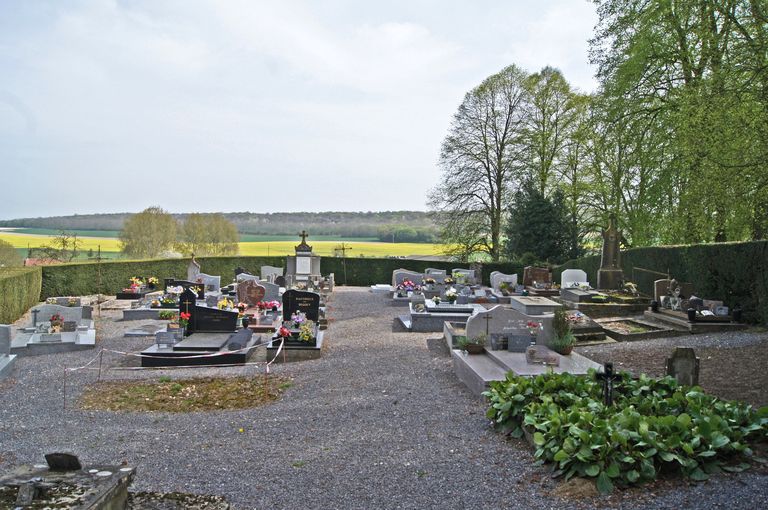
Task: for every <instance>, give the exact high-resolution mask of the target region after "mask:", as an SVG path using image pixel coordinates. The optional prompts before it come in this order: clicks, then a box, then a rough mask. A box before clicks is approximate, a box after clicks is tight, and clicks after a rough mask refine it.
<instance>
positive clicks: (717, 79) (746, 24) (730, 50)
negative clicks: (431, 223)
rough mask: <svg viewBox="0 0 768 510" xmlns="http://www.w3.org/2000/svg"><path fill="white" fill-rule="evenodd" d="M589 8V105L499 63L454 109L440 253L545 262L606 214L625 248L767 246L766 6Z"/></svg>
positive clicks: (440, 209) (548, 78) (697, 3)
mask: <svg viewBox="0 0 768 510" xmlns="http://www.w3.org/2000/svg"><path fill="white" fill-rule="evenodd" d="M595 3H596V4H597V13H598V16H599V21H598V24H597V26H596V32H595V35H594V37H593V39H592V40H591V59H592V62H593V63H594V64H595V65H596V66H597V69H598V78H599V81H600V88H599V90H598V91H597V92H596V93H594V94H591V95H585V94H582V93H580V92H579V91H577V90H574V88H573V87H572V86H571V85H570V84H569V83H568V82H567V81H566V79H565V77H564V76H563V75H562V73H561V72H560V71H558V70H557V69H553V68H551V67H545V68H543V69H542V70H541V71H539V72H537V73H534V74H529V73H527V72H524V71H523V70H521V69H520V68H518V67H516V66H514V65H511V66H508V67H507V68H505V69H503V70H502V71H500V72H499V73H497V74H494V75H493V76H490V77H488V78H487V79H485V80H484V81H483V82H482V83H481V84H480V85H478V86H477V87H475V88H474V89H472V90H471V91H469V92H468V93H467V94H466V96H465V97H464V100H463V101H462V103H461V105H460V106H459V108H458V110H457V111H456V113H455V115H454V118H453V122H452V124H451V126H450V128H449V130H448V134H447V135H446V137H445V139H444V141H443V144H442V147H441V153H440V167H441V170H442V177H441V180H440V182H439V183H438V185H437V186H436V187H435V189H434V190H433V191H432V193H431V195H430V196H431V200H430V204H429V205H430V208H431V209H432V211H433V213H434V217H435V219H436V221H437V222H438V224H439V226H440V228H441V237H442V239H443V240H444V241H445V242H446V243H449V244H450V246H451V247H452V253H453V254H454V255H455V256H457V257H458V258H461V259H467V258H469V257H471V256H473V255H475V254H477V253H478V252H479V253H484V254H485V256H486V257H488V258H491V259H493V260H499V259H500V258H510V259H515V258H517V259H519V258H521V257H524V256H528V257H529V258H530V257H533V258H537V259H539V260H542V261H544V260H546V261H550V262H560V261H562V260H564V259H567V258H573V257H575V256H578V255H580V254H581V253H582V252H583V251H584V250H585V249H589V248H590V247H593V246H594V245H596V244H597V245H599V243H596V242H595V240H597V239H599V234H600V229H601V228H603V227H605V226H607V224H608V218H609V217H611V216H615V217H616V218H617V220H618V224H619V227H620V228H621V230H622V231H623V236H624V238H623V243H624V245H625V246H626V247H630V246H649V245H659V244H691V243H701V242H720V241H742V240H757V239H765V238H766V237H768V3H766V1H765V0H682V1H679V2H639V3H638V2H635V1H632V0H596V1H595ZM553 235H556V236H558V238H557V239H554V240H551V241H547V242H544V241H543V240H542V238H544V237H549V236H553Z"/></svg>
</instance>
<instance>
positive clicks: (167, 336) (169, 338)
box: [155, 331, 177, 347]
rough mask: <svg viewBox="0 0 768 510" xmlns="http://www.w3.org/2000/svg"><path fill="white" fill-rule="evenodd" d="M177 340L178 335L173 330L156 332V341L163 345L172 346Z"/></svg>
mask: <svg viewBox="0 0 768 510" xmlns="http://www.w3.org/2000/svg"><path fill="white" fill-rule="evenodd" d="M176 342H177V338H176V335H175V334H174V333H172V332H171V331H158V332H157V333H155V343H156V344H157V345H159V346H161V347H171V346H173V344H175V343H176Z"/></svg>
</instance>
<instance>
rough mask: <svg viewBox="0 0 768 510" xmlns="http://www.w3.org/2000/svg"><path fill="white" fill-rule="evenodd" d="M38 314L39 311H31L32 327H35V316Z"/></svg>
mask: <svg viewBox="0 0 768 510" xmlns="http://www.w3.org/2000/svg"><path fill="white" fill-rule="evenodd" d="M38 313H40V310H32V327H33V328H35V327H37V314H38Z"/></svg>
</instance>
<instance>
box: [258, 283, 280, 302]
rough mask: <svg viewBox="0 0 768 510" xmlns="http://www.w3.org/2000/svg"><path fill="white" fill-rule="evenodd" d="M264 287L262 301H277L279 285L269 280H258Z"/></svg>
mask: <svg viewBox="0 0 768 510" xmlns="http://www.w3.org/2000/svg"><path fill="white" fill-rule="evenodd" d="M259 285H261V286H262V287H264V290H265V292H264V301H277V300H278V299H280V286H279V285H275V284H274V283H270V282H259Z"/></svg>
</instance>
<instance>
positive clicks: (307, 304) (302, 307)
mask: <svg viewBox="0 0 768 510" xmlns="http://www.w3.org/2000/svg"><path fill="white" fill-rule="evenodd" d="M297 311H298V312H302V313H304V314H305V315H306V316H307V319H309V320H311V321H314V322H317V321H318V320H319V318H320V294H317V293H315V292H305V291H302V290H293V289H291V290H289V291H286V292H285V293H284V294H283V320H286V321H287V320H290V319H291V314H293V313H296V312H297Z"/></svg>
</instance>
